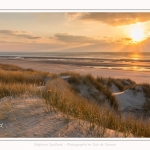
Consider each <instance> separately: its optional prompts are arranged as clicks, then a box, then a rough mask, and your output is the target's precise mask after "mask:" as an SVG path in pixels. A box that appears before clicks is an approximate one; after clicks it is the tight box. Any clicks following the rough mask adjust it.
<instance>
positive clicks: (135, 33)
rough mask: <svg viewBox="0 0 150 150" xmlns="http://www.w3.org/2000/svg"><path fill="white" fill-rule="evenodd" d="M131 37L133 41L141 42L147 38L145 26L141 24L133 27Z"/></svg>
mask: <svg viewBox="0 0 150 150" xmlns="http://www.w3.org/2000/svg"><path fill="white" fill-rule="evenodd" d="M130 37H131V38H132V41H133V42H141V41H142V40H144V38H145V35H144V28H143V27H142V26H140V25H136V26H134V27H132V29H131V30H130Z"/></svg>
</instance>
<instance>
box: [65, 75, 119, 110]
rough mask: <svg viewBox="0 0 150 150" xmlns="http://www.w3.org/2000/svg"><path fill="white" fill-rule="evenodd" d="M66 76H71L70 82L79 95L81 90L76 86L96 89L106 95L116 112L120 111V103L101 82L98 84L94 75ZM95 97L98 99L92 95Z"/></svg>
mask: <svg viewBox="0 0 150 150" xmlns="http://www.w3.org/2000/svg"><path fill="white" fill-rule="evenodd" d="M65 75H70V76H71V77H69V78H68V82H69V83H70V84H71V85H74V86H72V87H73V88H74V91H76V92H77V93H79V92H80V90H79V89H78V88H77V86H75V85H79V84H80V85H82V84H83V85H86V86H87V87H95V88H96V89H97V90H98V91H99V93H101V94H103V95H105V97H106V98H105V99H106V100H107V101H108V102H109V104H110V106H111V107H113V108H114V109H115V110H118V102H117V101H116V99H115V97H114V96H113V95H112V93H111V92H110V91H109V89H107V88H106V87H104V86H103V85H102V84H101V83H100V82H98V81H97V80H96V79H95V78H94V77H93V76H92V75H90V74H87V75H82V76H81V75H79V74H76V73H75V74H73V73H68V74H67V73H65ZM92 96H93V97H96V95H92Z"/></svg>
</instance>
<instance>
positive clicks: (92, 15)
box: [68, 12, 150, 26]
mask: <svg viewBox="0 0 150 150" xmlns="http://www.w3.org/2000/svg"><path fill="white" fill-rule="evenodd" d="M68 15H69V17H72V18H78V19H80V20H83V21H98V22H102V23H106V24H109V25H111V26H120V25H129V24H135V23H137V22H148V21H150V13H149V12H89V13H68Z"/></svg>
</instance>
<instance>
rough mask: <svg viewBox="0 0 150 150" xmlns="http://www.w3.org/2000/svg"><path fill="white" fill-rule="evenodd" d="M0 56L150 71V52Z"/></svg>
mask: <svg viewBox="0 0 150 150" xmlns="http://www.w3.org/2000/svg"><path fill="white" fill-rule="evenodd" d="M0 57H7V58H8V59H21V60H23V59H25V60H30V61H31V60H36V61H47V62H49V63H55V64H64V65H74V66H80V67H89V68H95V69H112V70H113V69H115V70H132V71H146V72H150V52H140V53H139V52H0Z"/></svg>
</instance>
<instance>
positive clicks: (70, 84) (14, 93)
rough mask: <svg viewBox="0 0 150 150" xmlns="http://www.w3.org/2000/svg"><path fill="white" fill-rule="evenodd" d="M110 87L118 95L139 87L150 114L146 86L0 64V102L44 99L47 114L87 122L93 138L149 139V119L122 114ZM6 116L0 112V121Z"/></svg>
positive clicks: (123, 80) (131, 82)
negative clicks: (109, 131) (110, 134)
mask: <svg viewBox="0 0 150 150" xmlns="http://www.w3.org/2000/svg"><path fill="white" fill-rule="evenodd" d="M112 86H114V87H115V88H117V89H118V91H119V92H123V91H125V90H128V89H131V90H132V91H136V87H137V86H140V87H141V88H142V89H143V92H144V95H145V98H146V101H145V103H144V105H143V111H144V113H147V114H148V113H149V110H150V95H149V93H150V85H149V84H140V85H137V84H136V83H135V82H134V81H132V80H130V79H113V78H103V77H97V78H94V77H93V76H92V75H90V74H88V75H80V74H78V73H74V72H64V73H61V74H57V75H56V74H51V73H47V72H41V71H36V70H32V69H23V68H20V67H17V66H14V65H2V64H0V102H2V100H3V98H5V97H8V96H11V97H18V96H20V95H23V94H26V95H30V96H37V97H39V98H42V99H44V101H43V102H44V105H45V108H46V110H45V111H46V112H51V111H52V110H55V111H59V112H61V113H63V114H65V115H66V116H68V118H70V117H72V118H76V119H78V120H84V121H87V122H89V123H90V129H89V130H92V129H93V128H96V130H97V132H96V133H95V134H96V135H93V136H95V137H103V135H104V133H105V132H106V130H107V129H112V130H115V131H116V132H121V133H123V135H124V137H130V136H131V135H132V136H133V137H150V122H149V119H145V118H143V117H142V115H141V117H138V118H136V117H135V116H133V115H122V112H121V111H120V110H119V103H118V101H117V99H116V97H115V96H114V95H113V91H112ZM0 107H1V106H0ZM12 107H13V106H12ZM5 110H6V111H8V110H9V109H5ZM6 114H7V113H4V109H0V119H3V118H7V117H6ZM4 115H5V117H4ZM147 116H148V115H147ZM99 129H101V132H100V131H99Z"/></svg>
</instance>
